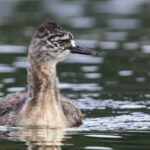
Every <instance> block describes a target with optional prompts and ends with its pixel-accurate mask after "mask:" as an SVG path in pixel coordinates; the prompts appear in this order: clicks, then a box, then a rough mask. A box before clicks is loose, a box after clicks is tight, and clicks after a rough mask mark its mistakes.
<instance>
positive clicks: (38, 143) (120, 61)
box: [0, 0, 150, 150]
mask: <svg viewBox="0 0 150 150" xmlns="http://www.w3.org/2000/svg"><path fill="white" fill-rule="evenodd" d="M45 19H53V20H55V21H56V22H57V23H59V24H61V25H62V26H63V27H65V28H66V29H68V30H70V31H71V32H72V33H73V34H74V36H75V38H76V39H77V43H78V44H80V45H82V46H84V47H87V48H92V49H94V50H97V51H101V57H93V56H82V55H72V56H71V57H70V58H68V59H66V60H65V61H64V62H62V63H60V64H59V65H58V67H57V70H58V76H59V79H60V89H61V92H62V93H63V94H64V95H66V96H68V97H70V98H71V99H73V100H74V103H75V104H76V105H77V106H78V107H79V108H81V110H82V112H83V114H84V117H85V119H84V124H83V125H82V126H80V127H78V128H72V129H65V130H60V129H58V130H52V129H22V128H14V127H6V126H1V127H0V150H1V149H2V150H26V149H29V150H31V149H32V150H37V149H38V150H54V149H55V150H60V149H64V150H67V149H71V150H80V149H93V150H149V149H150V142H149V141H150V1H149V0H82V1H81V0H76V1H73V0H72V1H69V0H65V1H63V0H41V1H39V0H34V1H33V0H28V1H27V0H0V97H3V96H5V95H6V94H9V93H12V92H16V91H25V90H26V86H27V85H26V66H27V61H26V56H27V49H28V45H29V42H30V40H31V37H32V35H33V33H34V30H35V29H36V27H37V26H38V25H39V24H40V23H42V22H43V21H44V20H45Z"/></svg>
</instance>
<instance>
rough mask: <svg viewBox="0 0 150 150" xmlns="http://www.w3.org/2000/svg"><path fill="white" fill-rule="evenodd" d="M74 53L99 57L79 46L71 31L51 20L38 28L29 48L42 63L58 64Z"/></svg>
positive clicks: (30, 52)
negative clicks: (49, 61)
mask: <svg viewBox="0 0 150 150" xmlns="http://www.w3.org/2000/svg"><path fill="white" fill-rule="evenodd" d="M72 53H79V54H86V55H95V56H96V55H99V54H98V53H97V52H96V51H92V50H89V49H85V48H82V47H80V46H77V45H76V42H75V40H74V37H73V35H72V34H71V33H70V32H69V31H67V30H64V29H63V28H61V27H60V26H59V25H57V24H56V23H55V22H53V21H50V20H47V21H45V22H44V23H43V24H41V25H40V26H39V27H38V29H37V30H36V32H35V35H34V36H33V38H32V41H31V45H30V48H29V54H30V55H32V56H36V57H37V58H39V59H40V60H42V61H48V60H55V61H57V62H58V61H61V60H64V59H65V58H66V57H68V56H69V55H71V54H72Z"/></svg>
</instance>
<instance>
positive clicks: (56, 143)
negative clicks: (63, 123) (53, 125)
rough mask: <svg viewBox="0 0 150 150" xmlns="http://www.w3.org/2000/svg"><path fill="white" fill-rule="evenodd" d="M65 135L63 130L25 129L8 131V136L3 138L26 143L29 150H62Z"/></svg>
mask: <svg viewBox="0 0 150 150" xmlns="http://www.w3.org/2000/svg"><path fill="white" fill-rule="evenodd" d="M65 134H66V132H65V130H64V129H61V128H59V129H50V128H23V129H19V130H10V131H9V133H8V131H7V136H6V134H5V137H4V136H3V137H1V138H5V139H9V140H15V141H16V140H19V141H24V142H26V144H27V147H28V148H27V149H28V150H61V146H62V145H63V143H62V141H63V139H64V137H65ZM3 135H4V134H3Z"/></svg>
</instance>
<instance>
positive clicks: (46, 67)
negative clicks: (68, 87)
mask: <svg viewBox="0 0 150 150" xmlns="http://www.w3.org/2000/svg"><path fill="white" fill-rule="evenodd" d="M57 82H58V81H57V77H56V62H55V61H53V62H52V61H48V62H42V63H41V64H38V63H36V62H30V64H29V67H28V94H29V97H30V98H31V99H32V102H33V103H37V101H41V100H42V101H43V100H44V99H46V101H47V102H48V101H59V90H58V85H57Z"/></svg>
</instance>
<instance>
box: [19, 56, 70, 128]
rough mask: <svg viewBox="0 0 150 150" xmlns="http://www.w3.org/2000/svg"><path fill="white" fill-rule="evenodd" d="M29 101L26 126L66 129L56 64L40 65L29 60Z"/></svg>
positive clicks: (26, 106) (26, 108)
mask: <svg viewBox="0 0 150 150" xmlns="http://www.w3.org/2000/svg"><path fill="white" fill-rule="evenodd" d="M29 62H30V63H29V67H28V95H29V97H28V101H27V103H26V105H25V107H24V109H23V116H24V121H23V122H22V124H24V125H48V126H50V127H54V128H56V127H66V126H67V124H66V118H65V116H64V113H63V110H62V106H61V103H60V94H59V90H58V86H57V77H56V62H55V61H48V62H42V63H38V62H35V60H34V61H33V58H32V59H30V58H29Z"/></svg>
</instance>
